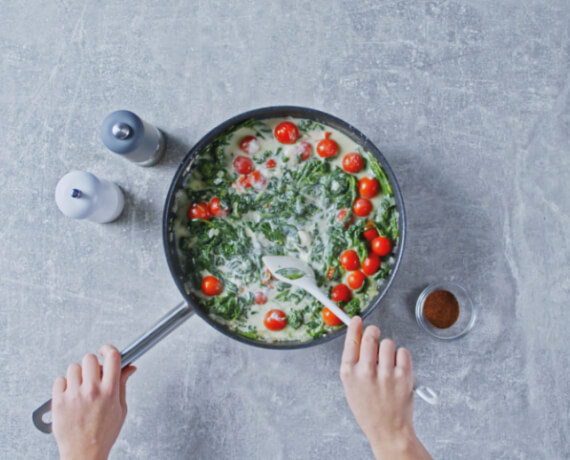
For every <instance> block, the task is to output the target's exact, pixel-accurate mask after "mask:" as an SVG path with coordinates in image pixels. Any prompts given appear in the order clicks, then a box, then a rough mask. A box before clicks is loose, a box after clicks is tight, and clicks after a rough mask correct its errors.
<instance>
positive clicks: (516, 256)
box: [0, 0, 570, 459]
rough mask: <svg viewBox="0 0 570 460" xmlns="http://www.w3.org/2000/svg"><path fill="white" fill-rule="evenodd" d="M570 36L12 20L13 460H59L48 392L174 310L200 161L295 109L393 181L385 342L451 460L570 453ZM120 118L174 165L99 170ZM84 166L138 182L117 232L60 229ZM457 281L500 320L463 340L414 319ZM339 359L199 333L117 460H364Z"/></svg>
mask: <svg viewBox="0 0 570 460" xmlns="http://www.w3.org/2000/svg"><path fill="white" fill-rule="evenodd" d="M569 24H570V5H569V4H568V2H567V1H566V0H551V1H548V2H543V1H539V0H525V1H520V0H505V1H500V2H497V1H495V0H477V1H472V2H458V1H453V0H449V1H430V2H424V1H412V2H404V1H401V2H400V1H394V0H390V1H382V2H376V1H358V2H350V1H324V0H322V1H321V0H319V1H305V2H294V1H281V2H261V1H260V2H249V3H248V2H247V1H225V2H206V1H194V2H184V1H178V2H174V1H166V0H165V1H161V2H153V1H148V0H143V1H121V2H94V1H86V2H83V3H81V4H80V3H79V2H73V1H70V0H60V1H58V2H54V1H33V2H25V3H21V2H9V1H3V2H2V4H1V15H0V53H1V58H2V59H1V64H0V69H1V76H0V103H1V107H2V110H1V113H0V121H1V125H2V127H3V129H2V134H3V141H2V143H1V145H0V154H1V160H2V161H1V164H2V169H1V174H0V190H1V196H2V199H1V200H0V218H1V221H2V225H1V227H0V260H1V263H2V270H1V274H0V276H1V279H0V309H1V317H0V369H1V373H0V380H1V387H2V390H1V391H0V402H1V406H2V411H1V415H0V425H1V427H2V428H1V429H0V457H1V458H3V459H17V458H26V459H31V458H46V459H54V458H56V457H57V451H56V446H55V443H54V440H53V438H52V437H48V436H45V435H43V434H41V433H39V432H37V431H36V430H35V429H34V428H33V426H32V423H31V413H32V410H33V409H34V408H35V407H36V406H37V405H38V404H39V403H41V402H43V401H44V400H45V399H46V398H47V397H48V396H49V394H50V388H51V382H52V381H53V379H54V378H55V377H56V376H58V375H60V374H61V373H63V372H64V371H65V368H66V366H67V364H68V363H69V362H72V361H74V360H79V359H80V358H81V356H82V355H83V354H84V353H85V352H87V351H91V350H96V349H97V348H98V346H99V345H101V344H103V343H105V342H112V343H115V344H117V345H118V346H124V345H126V344H127V343H129V342H130V341H131V340H132V339H134V338H135V337H136V336H137V335H138V334H139V333H142V332H143V331H144V330H145V329H146V328H148V327H149V326H150V325H151V324H152V323H153V322H154V321H155V320H156V319H158V318H159V317H160V316H161V315H162V314H164V313H165V312H166V311H168V310H169V309H170V308H171V307H172V306H174V305H175V304H176V303H177V302H178V301H179V299H180V296H179V294H178V292H177V290H176V287H175V285H174V283H173V281H172V280H171V278H170V275H169V272H168V269H167V266H166V263H165V259H164V255H163V252H162V247H161V225H160V218H161V211H162V204H163V200H164V198H165V195H166V191H167V189H168V186H169V183H170V180H171V177H172V176H173V174H174V171H175V169H176V165H177V164H178V162H179V161H180V159H181V158H182V156H183V154H184V153H185V152H186V151H187V150H188V149H189V147H190V146H191V145H192V144H193V143H195V142H196V141H197V140H198V139H199V138H200V137H201V136H202V135H203V134H205V133H206V132H207V131H208V130H209V129H211V128H212V127H214V126H215V125H216V124H218V123H219V122H221V121H223V120H225V119H226V118H228V117H230V116H232V115H234V114H237V113H239V112H242V111H245V110H248V109H251V108H256V107H261V106H267V105H273V104H292V105H304V106H309V107H314V108H318V109H321V110H325V111H328V112H331V113H333V114H335V115H337V116H339V117H341V118H344V119H345V120H346V121H348V122H350V123H352V124H354V125H355V126H357V127H358V128H359V129H360V130H362V131H363V132H364V133H365V134H367V135H368V136H369V137H370V138H371V139H372V140H373V141H374V142H375V143H376V144H377V145H378V147H379V148H380V149H381V150H382V151H383V152H384V154H385V156H386V157H387V159H388V161H389V162H390V163H391V165H392V167H393V169H394V171H395V173H396V175H397V177H398V179H399V181H400V185H401V186H402V189H403V194H404V198H405V201H406V205H407V210H408V214H409V239H408V242H407V248H406V254H405V257H404V261H403V265H402V267H401V271H400V273H399V275H398V277H397V279H396V282H395V284H394V286H393V288H392V290H391V291H390V293H389V295H388V296H387V297H386V299H385V301H384V302H383V307H382V308H381V309H378V310H377V311H376V312H375V313H374V314H373V315H372V317H371V318H370V322H371V323H375V324H378V325H379V326H380V327H381V328H382V330H383V333H384V335H385V336H388V337H392V338H394V339H395V340H396V341H397V343H398V344H399V345H403V346H407V347H409V349H410V350H411V351H412V355H413V357H414V362H415V368H416V372H417V376H418V378H419V379H421V380H422V381H424V382H426V383H429V384H430V385H431V386H433V387H434V388H436V389H438V390H439V391H440V392H441V396H442V403H441V405H440V406H439V407H437V408H434V407H431V406H428V405H426V404H425V403H423V402H421V401H417V404H416V412H415V422H416V427H417V431H418V434H419V436H420V437H421V439H422V440H423V441H424V442H425V444H426V446H427V447H428V449H429V450H430V451H431V452H432V453H433V455H434V457H436V458H440V459H559V458H568V457H569V456H570V442H569V439H568V437H569V436H568V433H570V421H569V418H570V403H569V398H568V394H569V393H570V383H569V381H570V371H569V368H570V359H569V355H568V345H569V338H568V325H569V320H570V309H569V308H568V305H567V301H568V298H569V291H570V278H569V276H568V275H569V273H568V266H569V262H570V251H569V247H570V241H569V240H570V238H569V235H570V233H569V228H570V212H569V211H570V191H569V186H568V184H569V183H570V159H569V147H570V94H569V91H570V78H569V75H570V68H569V67H570V66H569V63H570V37H569ZM121 108H127V109H131V110H133V111H135V112H137V113H139V114H140V115H141V116H142V117H143V118H145V119H146V120H147V121H149V122H151V123H154V124H156V125H157V126H159V127H160V128H162V129H163V130H164V131H166V133H167V134H168V141H169V150H168V154H167V158H166V160H165V161H164V162H163V163H162V164H161V165H160V166H158V167H154V168H151V169H143V168H139V167H136V166H134V165H132V164H130V163H128V162H126V161H124V160H122V159H120V158H116V157H114V156H113V155H112V154H110V153H109V152H107V151H105V149H104V147H103V145H102V144H101V141H100V139H99V137H98V129H99V125H100V123H101V121H102V120H103V118H104V117H105V116H106V115H107V113H109V112H110V111H112V110H116V109H121ZM71 169H84V170H88V171H91V172H93V173H95V174H97V175H99V176H100V177H103V178H107V179H110V180H114V181H116V182H117V183H118V184H120V185H121V187H123V188H124V189H125V190H126V192H127V195H128V205H127V208H126V211H125V213H124V215H123V216H122V217H121V218H120V219H119V220H118V221H117V222H115V223H113V224H110V225H96V224H92V223H89V222H78V221H73V220H71V219H67V218H65V217H64V216H63V215H61V214H60V213H59V212H58V210H57V208H56V207H55V204H54V201H53V191H54V187H55V184H56V183H57V180H58V179H59V178H60V177H61V176H62V175H63V174H65V173H66V172H68V171H69V170H71ZM439 279H452V280H456V281H459V282H461V283H463V284H464V285H466V287H467V288H468V289H469V291H470V292H471V294H472V296H473V298H474V300H475V302H476V303H477V305H478V306H479V307H480V309H481V312H480V319H479V321H478V323H477V324H476V327H475V329H474V330H473V332H472V333H471V334H470V335H468V336H466V337H465V338H463V339H461V340H459V341H457V342H454V343H440V342H436V341H435V340H433V339H431V338H429V337H427V336H426V335H425V334H423V333H422V332H421V331H420V330H419V329H418V327H417V325H416V323H415V320H414V318H413V311H412V309H413V304H414V300H415V298H416V296H417V294H418V292H419V291H420V289H421V288H422V287H424V286H425V285H426V284H428V283H430V282H433V281H436V280H439ZM341 348H342V341H341V340H337V341H334V342H333V343H328V344H325V345H324V346H321V347H317V348H314V349H308V350H304V351H292V352H275V351H271V350H260V349H255V348H253V347H249V346H246V345H242V344H240V343H237V342H234V341H232V340H231V339H229V338H226V337H225V336H223V335H221V334H219V333H217V332H215V331H214V330H213V329H212V328H210V327H209V326H208V325H207V324H206V323H204V322H203V321H201V320H200V319H199V318H197V317H195V318H192V319H191V320H190V321H189V322H188V323H187V324H186V325H184V326H183V328H182V329H180V330H178V331H176V332H175V333H174V334H173V335H172V336H170V337H169V338H168V339H167V340H166V341H165V342H163V343H162V344H160V345H159V346H158V347H157V348H156V349H154V350H153V351H152V352H150V353H149V354H148V355H146V356H145V357H144V358H142V359H141V360H140V361H139V362H138V367H139V371H138V373H137V374H135V376H134V377H133V378H132V381H131V383H130V385H129V407H130V412H129V416H128V419H127V422H126V424H125V427H124V429H123V431H122V433H121V436H120V438H119V440H118V442H117V444H116V446H115V448H114V451H113V453H112V457H113V458H114V459H119V458H164V459H166V458H168V459H186V458H200V459H207V458H235V459H242V458H243V459H245V458H248V459H253V458H255V459H268V458H275V459H307V458H315V459H317V458H322V459H325V458H326V459H329V458H338V459H342V458H360V457H370V455H371V454H370V451H369V448H368V446H367V443H366V441H365V439H364V437H363V436H362V434H361V433H360V431H359V429H358V427H357V426H356V424H355V422H354V421H353V418H352V416H351V414H350V412H349V410H348V407H347V405H346V403H345V401H344V397H343V392H342V388H341V385H340V382H339V379H338V376H337V368H338V362H339V357H340V352H341Z"/></svg>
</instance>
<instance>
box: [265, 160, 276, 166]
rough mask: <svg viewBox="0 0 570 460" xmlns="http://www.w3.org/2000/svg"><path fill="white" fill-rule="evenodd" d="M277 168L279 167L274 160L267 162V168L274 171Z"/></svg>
mask: <svg viewBox="0 0 570 460" xmlns="http://www.w3.org/2000/svg"><path fill="white" fill-rule="evenodd" d="M275 166H277V163H276V162H275V160H274V159H273V158H271V159H269V160H267V162H266V163H265V167H266V168H267V169H273V168H275Z"/></svg>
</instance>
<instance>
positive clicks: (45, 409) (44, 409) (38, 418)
mask: <svg viewBox="0 0 570 460" xmlns="http://www.w3.org/2000/svg"><path fill="white" fill-rule="evenodd" d="M32 421H33V422H34V425H35V426H36V428H37V429H38V430H40V431H41V432H42V433H46V434H50V433H51V427H52V420H51V399H50V400H49V401H46V402H45V403H43V404H42V405H41V406H40V407H38V408H37V409H36V410H35V411H34V413H33V414H32Z"/></svg>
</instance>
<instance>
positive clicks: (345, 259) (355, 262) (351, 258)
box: [340, 249, 360, 271]
mask: <svg viewBox="0 0 570 460" xmlns="http://www.w3.org/2000/svg"><path fill="white" fill-rule="evenodd" d="M340 264H341V265H342V266H343V267H344V269H345V270H349V271H351V270H358V269H359V268H360V259H359V258H358V254H357V253H356V251H355V250H354V249H349V250H347V251H344V252H343V253H342V254H341V255H340Z"/></svg>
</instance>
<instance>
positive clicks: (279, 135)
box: [273, 121, 299, 144]
mask: <svg viewBox="0 0 570 460" xmlns="http://www.w3.org/2000/svg"><path fill="white" fill-rule="evenodd" d="M273 134H274V135H275V139H277V140H278V141H279V142H281V143H282V144H294V143H295V141H296V140H297V138H298V137H299V129H298V128H297V125H295V123H291V122H290V121H284V122H283V123H279V124H278V125H277V126H276V127H275V131H273Z"/></svg>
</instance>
